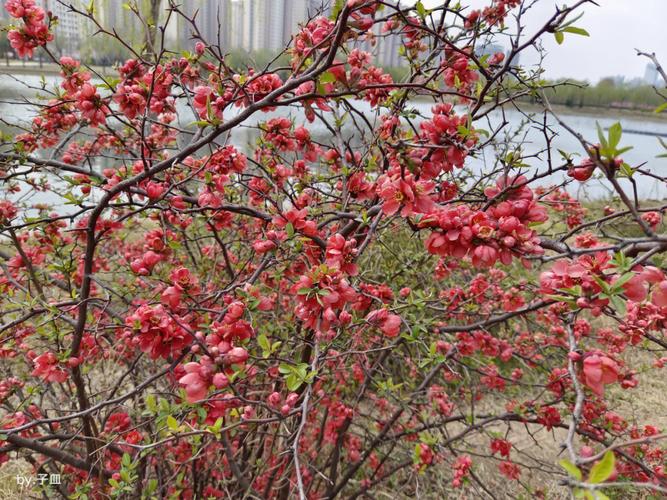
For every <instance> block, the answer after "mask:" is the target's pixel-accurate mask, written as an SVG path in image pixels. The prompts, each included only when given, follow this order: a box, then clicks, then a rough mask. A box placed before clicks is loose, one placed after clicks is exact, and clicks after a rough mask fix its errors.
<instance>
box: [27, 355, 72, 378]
mask: <svg viewBox="0 0 667 500" xmlns="http://www.w3.org/2000/svg"><path fill="white" fill-rule="evenodd" d="M33 363H34V364H35V369H34V370H33V371H32V375H33V376H35V377H41V378H42V379H44V380H46V381H47V382H60V383H62V382H64V381H65V380H67V371H65V370H64V369H62V368H61V367H60V366H59V365H60V363H59V361H58V358H56V355H55V354H53V353H52V352H45V353H44V354H41V355H40V356H37V357H36V358H35V359H34V360H33Z"/></svg>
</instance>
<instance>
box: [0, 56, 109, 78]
mask: <svg viewBox="0 0 667 500" xmlns="http://www.w3.org/2000/svg"><path fill="white" fill-rule="evenodd" d="M111 70H112V68H111V66H91V71H93V72H94V73H97V74H99V75H105V76H106V75H109V74H111V72H112V71H111ZM59 74H60V66H58V65H57V64H54V63H47V62H42V63H40V62H39V61H33V60H31V61H25V60H17V59H5V60H4V61H3V60H0V75H14V76H18V75H37V76H39V75H46V76H58V75H59Z"/></svg>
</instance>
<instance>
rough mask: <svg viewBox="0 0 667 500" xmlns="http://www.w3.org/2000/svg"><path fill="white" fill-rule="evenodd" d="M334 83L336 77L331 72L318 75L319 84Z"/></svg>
mask: <svg viewBox="0 0 667 500" xmlns="http://www.w3.org/2000/svg"><path fill="white" fill-rule="evenodd" d="M335 81H336V77H335V76H334V74H333V73H332V72H331V71H327V72H326V73H322V74H321V75H320V83H333V82H335Z"/></svg>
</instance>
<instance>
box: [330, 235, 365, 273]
mask: <svg viewBox="0 0 667 500" xmlns="http://www.w3.org/2000/svg"><path fill="white" fill-rule="evenodd" d="M356 246H357V242H356V241H355V240H354V239H352V238H350V239H349V240H345V237H344V236H343V235H342V234H339V233H336V234H334V235H333V236H332V237H331V238H329V241H328V242H327V252H326V258H327V265H329V266H331V267H334V268H337V269H340V270H341V271H343V272H344V273H346V274H349V275H350V276H356V275H357V274H358V273H359V270H358V269H357V265H356V264H355V263H354V259H355V258H356V256H357V249H356V248H355V247H356Z"/></svg>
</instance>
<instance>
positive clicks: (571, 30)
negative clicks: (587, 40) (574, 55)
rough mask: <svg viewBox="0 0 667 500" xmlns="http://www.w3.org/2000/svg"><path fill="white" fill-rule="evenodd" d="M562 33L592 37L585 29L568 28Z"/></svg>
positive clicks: (563, 29)
mask: <svg viewBox="0 0 667 500" xmlns="http://www.w3.org/2000/svg"><path fill="white" fill-rule="evenodd" d="M561 31H565V32H566V33H574V34H575V35H581V36H591V35H590V34H589V33H588V31H586V30H585V29H583V28H577V27H576V26H567V27H566V28H562V30H561Z"/></svg>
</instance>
